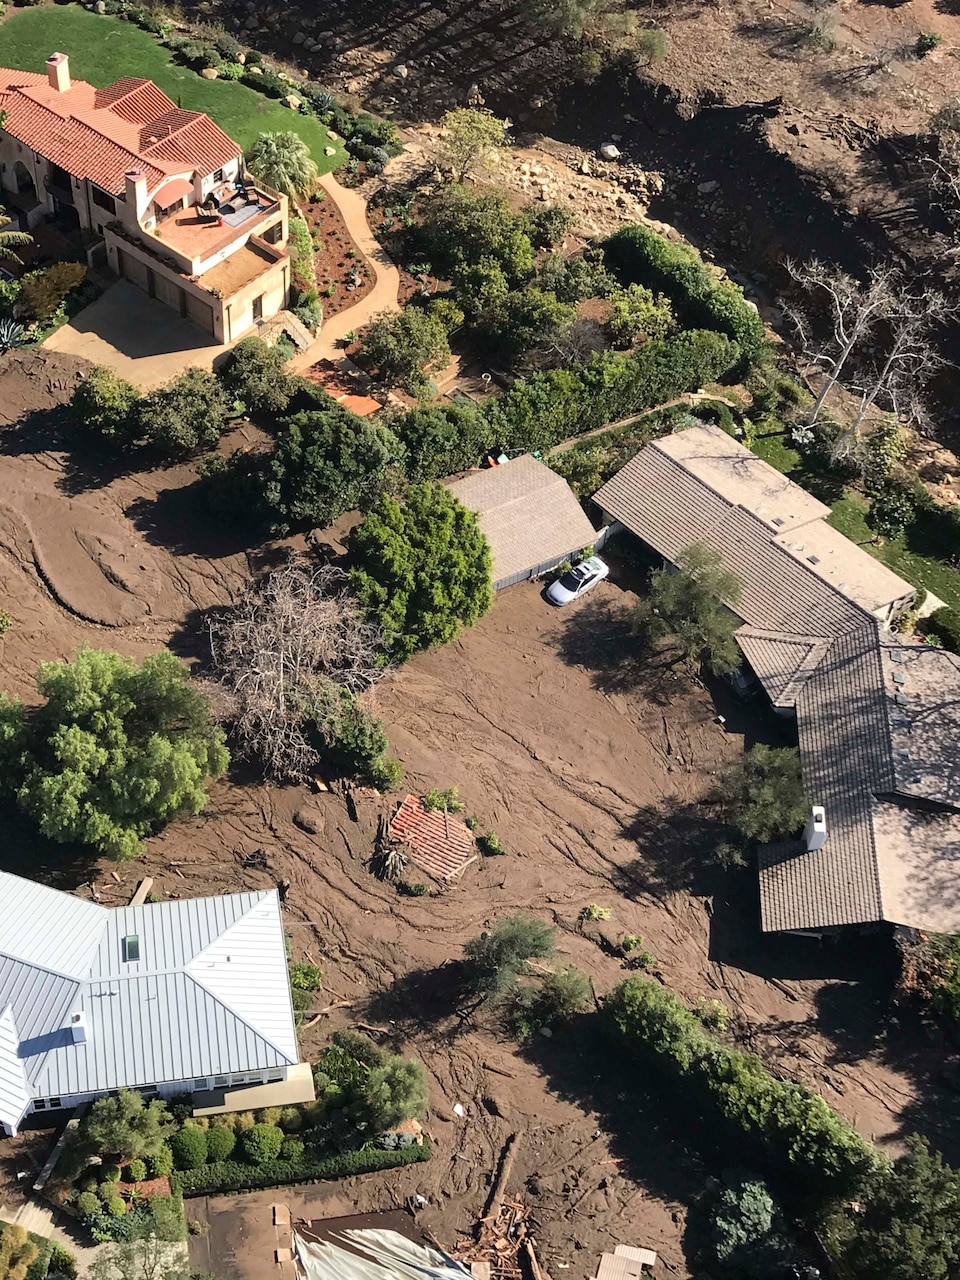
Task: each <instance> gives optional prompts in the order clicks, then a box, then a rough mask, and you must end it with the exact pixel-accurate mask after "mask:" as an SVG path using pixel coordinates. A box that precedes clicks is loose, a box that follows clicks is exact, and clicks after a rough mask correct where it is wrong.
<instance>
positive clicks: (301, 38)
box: [293, 31, 307, 44]
mask: <svg viewBox="0 0 960 1280" xmlns="http://www.w3.org/2000/svg"><path fill="white" fill-rule="evenodd" d="M306 39H307V36H306V32H304V31H295V32H294V33H293V43H294V44H304V43H305V42H306Z"/></svg>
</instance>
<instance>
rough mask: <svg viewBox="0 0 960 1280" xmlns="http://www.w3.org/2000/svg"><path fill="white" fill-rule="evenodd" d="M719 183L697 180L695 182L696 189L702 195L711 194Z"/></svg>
mask: <svg viewBox="0 0 960 1280" xmlns="http://www.w3.org/2000/svg"><path fill="white" fill-rule="evenodd" d="M719 185H720V183H719V182H699V183H698V184H697V190H698V191H699V192H700V194H701V195H702V196H710V195H713V193H714V191H716V189H717V187H719Z"/></svg>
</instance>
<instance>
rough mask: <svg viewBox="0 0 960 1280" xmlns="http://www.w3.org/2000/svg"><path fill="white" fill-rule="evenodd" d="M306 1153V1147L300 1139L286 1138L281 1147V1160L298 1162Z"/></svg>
mask: <svg viewBox="0 0 960 1280" xmlns="http://www.w3.org/2000/svg"><path fill="white" fill-rule="evenodd" d="M303 1152H304V1145H303V1143H302V1142H301V1141H300V1140H299V1138H284V1140H283V1142H282V1143H281V1145H280V1159H281V1160H286V1161H291V1162H296V1161H297V1160H299V1159H301V1157H302V1156H303Z"/></svg>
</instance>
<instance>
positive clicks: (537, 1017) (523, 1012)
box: [510, 964, 591, 1038]
mask: <svg viewBox="0 0 960 1280" xmlns="http://www.w3.org/2000/svg"><path fill="white" fill-rule="evenodd" d="M590 997H591V987H590V979H589V978H588V977H587V976H586V974H585V973H581V972H580V970H579V969H578V968H577V967H576V966H575V965H572V964H570V965H565V966H564V967H563V968H562V969H557V970H556V972H554V973H551V974H548V975H547V977H545V978H544V980H543V982H542V983H541V984H540V986H538V987H521V988H520V989H519V990H518V991H517V993H516V995H515V997H514V1002H513V1007H512V1009H511V1010H510V1019H511V1022H512V1024H513V1028H514V1031H515V1032H516V1034H517V1035H519V1036H520V1037H521V1038H526V1037H527V1036H531V1035H533V1034H534V1032H536V1031H539V1030H540V1028H541V1027H546V1026H549V1025H550V1024H551V1023H553V1022H562V1021H564V1020H565V1019H567V1018H570V1017H572V1016H573V1015H574V1014H576V1013H582V1012H583V1010H584V1009H585V1008H586V1007H587V1004H588V1003H589V1001H590Z"/></svg>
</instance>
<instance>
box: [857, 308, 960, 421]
mask: <svg viewBox="0 0 960 1280" xmlns="http://www.w3.org/2000/svg"><path fill="white" fill-rule="evenodd" d="M954 311H955V309H954V308H953V307H951V306H950V305H949V304H948V303H947V300H946V299H945V298H944V296H943V294H942V293H939V292H938V291H937V290H936V289H932V288H919V289H917V288H915V289H912V290H910V289H906V288H902V289H898V290H897V297H896V304H895V310H894V312H893V314H892V315H891V316H890V317H889V318H888V320H887V322H886V324H885V325H884V336H885V341H883V342H882V343H881V344H879V345H878V347H877V348H875V349H873V350H870V351H867V352H864V353H862V354H861V355H860V357H859V359H858V360H857V366H856V370H855V376H854V378H853V379H852V381H851V386H850V389H851V390H852V391H856V392H857V393H858V394H859V397H860V405H859V408H858V410H857V413H856V416H855V417H854V419H853V421H852V423H851V424H850V426H849V428H848V429H847V431H846V432H844V435H845V436H849V438H850V440H851V441H855V440H856V439H857V438H858V436H859V434H860V429H861V427H862V426H863V423H864V420H865V419H866V417H867V415H868V414H869V413H870V410H871V409H872V408H873V406H874V405H875V404H877V405H879V407H881V408H883V409H886V410H887V411H888V412H890V413H893V414H894V415H895V416H896V417H897V419H898V420H899V421H900V422H901V423H903V424H904V425H905V426H909V425H914V424H915V422H916V420H917V419H918V418H920V417H922V416H923V389H924V387H925V386H926V384H927V383H928V382H929V381H930V379H931V378H932V377H933V375H934V374H935V373H936V371H937V370H938V369H940V368H942V367H943V365H944V363H945V361H944V358H943V356H942V355H941V354H940V352H939V350H938V349H937V347H936V345H935V343H934V342H933V338H932V335H933V331H934V329H935V328H937V327H938V326H939V325H942V324H943V323H945V321H946V320H947V319H948V318H949V317H950V316H951V315H952V314H954Z"/></svg>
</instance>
